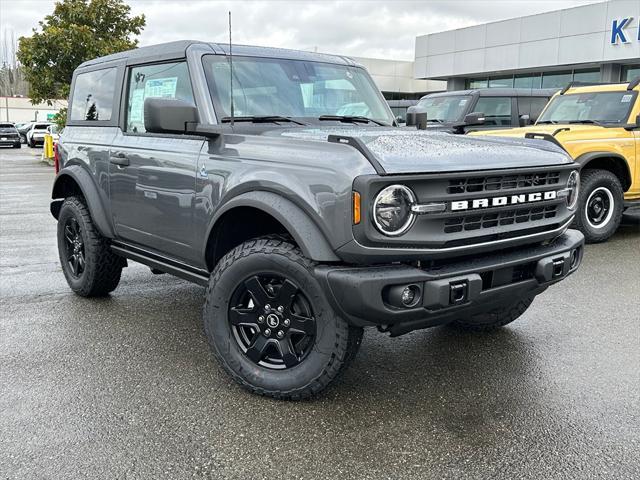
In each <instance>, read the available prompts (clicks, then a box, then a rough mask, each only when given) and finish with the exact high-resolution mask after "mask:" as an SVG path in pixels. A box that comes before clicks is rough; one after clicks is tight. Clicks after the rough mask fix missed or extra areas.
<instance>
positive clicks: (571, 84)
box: [560, 82, 607, 95]
mask: <svg viewBox="0 0 640 480" xmlns="http://www.w3.org/2000/svg"><path fill="white" fill-rule="evenodd" d="M593 85H607V84H606V83H602V82H569V83H568V84H567V85H565V87H564V88H563V89H562V90H560V95H564V94H565V93H567V90H569V89H570V88H573V87H591V86H593Z"/></svg>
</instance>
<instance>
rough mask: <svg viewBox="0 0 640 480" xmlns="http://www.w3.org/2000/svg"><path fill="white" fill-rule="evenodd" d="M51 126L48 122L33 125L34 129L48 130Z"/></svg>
mask: <svg viewBox="0 0 640 480" xmlns="http://www.w3.org/2000/svg"><path fill="white" fill-rule="evenodd" d="M48 126H49V124H48V123H45V124H38V125H36V126H35V127H33V129H34V130H46V129H47V127H48Z"/></svg>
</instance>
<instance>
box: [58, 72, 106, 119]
mask: <svg viewBox="0 0 640 480" xmlns="http://www.w3.org/2000/svg"><path fill="white" fill-rule="evenodd" d="M115 88H116V68H106V69H103V70H94V71H93V72H87V73H81V74H79V75H78V76H77V77H76V83H75V85H74V87H73V100H72V103H71V113H70V115H69V119H70V120H76V121H77V120H80V121H82V120H85V121H100V120H102V121H105V120H111V114H112V112H113V94H114V92H115Z"/></svg>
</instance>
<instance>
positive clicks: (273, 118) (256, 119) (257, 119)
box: [220, 115, 308, 125]
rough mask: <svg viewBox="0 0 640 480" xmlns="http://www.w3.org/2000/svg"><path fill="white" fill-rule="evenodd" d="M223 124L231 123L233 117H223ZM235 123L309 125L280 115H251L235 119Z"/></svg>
mask: <svg viewBox="0 0 640 480" xmlns="http://www.w3.org/2000/svg"><path fill="white" fill-rule="evenodd" d="M220 121H221V122H222V123H230V122H231V117H222V118H221V119H220ZM233 121H234V122H252V123H269V122H274V123H275V122H291V123H295V124H296V125H308V124H307V123H303V122H300V121H298V120H294V119H293V118H291V117H282V116H280V115H251V116H243V117H233Z"/></svg>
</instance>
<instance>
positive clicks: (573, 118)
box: [470, 78, 640, 243]
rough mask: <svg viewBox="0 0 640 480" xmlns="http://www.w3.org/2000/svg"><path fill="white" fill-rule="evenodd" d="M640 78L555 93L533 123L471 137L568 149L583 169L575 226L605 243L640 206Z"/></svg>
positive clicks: (576, 87) (480, 132)
mask: <svg viewBox="0 0 640 480" xmlns="http://www.w3.org/2000/svg"><path fill="white" fill-rule="evenodd" d="M639 85H640V78H638V79H636V80H633V81H631V82H629V83H623V84H611V85H590V86H584V85H583V86H579V85H576V84H570V85H568V86H567V87H565V88H564V89H563V90H561V91H560V92H558V93H556V94H555V95H554V96H553V97H552V98H551V100H550V101H549V103H548V104H547V106H546V107H545V109H544V110H543V112H542V113H541V114H540V117H538V121H537V122H536V123H535V124H534V125H530V126H527V127H522V128H514V129H510V130H484V131H477V132H473V133H471V134H470V135H494V136H503V137H525V138H538V139H543V140H549V141H552V142H554V143H556V144H558V145H560V146H561V147H562V148H564V149H565V150H566V151H567V152H569V154H570V155H571V156H572V157H573V159H574V160H575V161H576V162H578V163H579V164H580V165H581V181H580V194H579V204H578V209H577V211H576V217H575V220H574V227H575V228H578V229H579V230H581V231H582V232H583V233H584V236H585V238H586V240H587V242H591V243H595V242H603V241H605V240H607V239H608V238H609V237H610V236H611V235H613V233H614V232H615V231H616V229H617V228H618V225H619V224H620V220H621V218H622V213H623V211H624V210H625V209H627V208H637V207H640V98H639V95H638V93H640V92H639V90H640V86H639Z"/></svg>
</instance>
